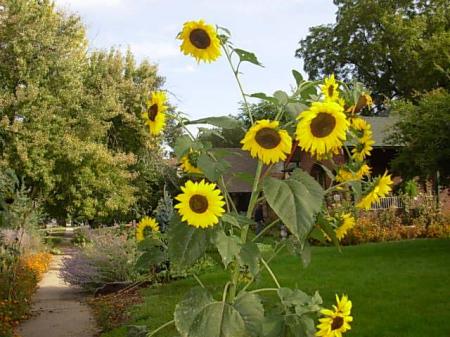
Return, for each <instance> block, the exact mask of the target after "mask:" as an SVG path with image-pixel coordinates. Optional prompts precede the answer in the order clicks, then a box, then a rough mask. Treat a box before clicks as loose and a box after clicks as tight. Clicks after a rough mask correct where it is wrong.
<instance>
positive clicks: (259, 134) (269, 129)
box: [241, 119, 292, 165]
mask: <svg viewBox="0 0 450 337" xmlns="http://www.w3.org/2000/svg"><path fill="white" fill-rule="evenodd" d="M278 124H279V123H278V122H277V121H269V120H267V119H262V120H259V121H257V122H256V124H254V125H253V126H252V127H251V128H250V129H249V130H248V131H247V133H246V134H245V137H244V139H242V140H241V144H243V145H242V149H243V150H246V151H250V155H251V156H252V157H253V158H255V157H257V158H258V159H260V160H261V161H262V162H263V163H264V164H267V165H268V164H270V163H273V164H275V163H277V162H279V161H280V160H284V159H286V156H287V155H288V154H289V153H291V147H292V139H291V137H290V136H289V134H288V133H287V131H285V130H279V129H278Z"/></svg>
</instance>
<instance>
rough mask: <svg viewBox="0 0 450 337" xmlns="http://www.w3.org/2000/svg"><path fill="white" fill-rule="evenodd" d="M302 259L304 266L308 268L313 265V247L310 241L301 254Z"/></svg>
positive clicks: (306, 243) (306, 242)
mask: <svg viewBox="0 0 450 337" xmlns="http://www.w3.org/2000/svg"><path fill="white" fill-rule="evenodd" d="M300 257H301V258H302V262H303V266H304V267H308V265H309V264H310V263H311V245H310V244H309V242H308V241H305V244H304V245H303V249H302V251H301V252H300Z"/></svg>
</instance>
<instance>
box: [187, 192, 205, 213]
mask: <svg viewBox="0 0 450 337" xmlns="http://www.w3.org/2000/svg"><path fill="white" fill-rule="evenodd" d="M189 207H190V208H191V209H192V210H193V211H194V212H195V213H204V212H205V211H206V210H207V209H208V199H206V197H205V196H203V195H200V194H194V195H193V196H192V197H191V199H189Z"/></svg>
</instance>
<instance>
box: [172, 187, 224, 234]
mask: <svg viewBox="0 0 450 337" xmlns="http://www.w3.org/2000/svg"><path fill="white" fill-rule="evenodd" d="M181 190H182V191H183V193H181V194H178V195H177V196H176V197H175V199H176V200H178V201H179V203H178V204H177V205H176V206H175V208H178V213H180V215H181V217H182V218H181V220H182V221H186V222H187V223H188V225H190V226H193V227H197V228H207V227H211V226H214V225H215V224H217V223H218V222H219V218H220V217H221V216H222V215H223V213H225V210H224V209H223V206H224V205H225V202H224V201H223V196H222V195H221V193H220V190H219V189H218V188H216V184H213V183H207V182H205V180H202V181H201V182H199V183H198V182H192V181H190V180H189V181H187V182H186V184H185V185H184V186H183V187H181Z"/></svg>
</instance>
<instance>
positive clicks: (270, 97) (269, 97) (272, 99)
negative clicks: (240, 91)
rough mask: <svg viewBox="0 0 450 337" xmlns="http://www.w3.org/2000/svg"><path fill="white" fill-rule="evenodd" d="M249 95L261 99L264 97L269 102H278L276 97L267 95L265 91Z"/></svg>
mask: <svg viewBox="0 0 450 337" xmlns="http://www.w3.org/2000/svg"><path fill="white" fill-rule="evenodd" d="M249 97H254V98H259V99H262V100H264V101H267V102H270V103H273V104H278V100H277V99H276V98H275V97H272V96H267V95H266V94H265V93H263V92H256V93H254V94H251V95H249Z"/></svg>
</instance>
